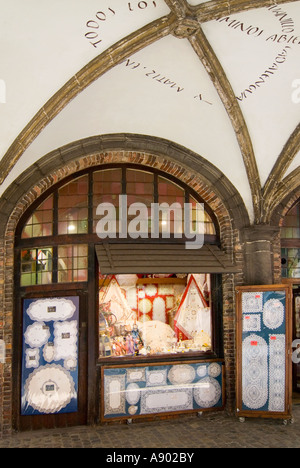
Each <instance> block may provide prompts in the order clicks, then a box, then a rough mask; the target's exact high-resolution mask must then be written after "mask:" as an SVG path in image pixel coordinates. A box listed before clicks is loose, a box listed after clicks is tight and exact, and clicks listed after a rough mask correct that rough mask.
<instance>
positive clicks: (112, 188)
mask: <svg viewBox="0 0 300 468" xmlns="http://www.w3.org/2000/svg"><path fill="white" fill-rule="evenodd" d="M121 193H122V170H121V169H107V170H104V171H97V172H95V173H94V174H93V219H94V222H93V229H94V232H95V231H96V225H97V223H98V221H100V219H101V217H102V216H101V215H97V214H96V211H97V208H98V206H99V205H101V204H102V203H110V204H112V205H113V206H115V207H118V206H119V195H121Z"/></svg>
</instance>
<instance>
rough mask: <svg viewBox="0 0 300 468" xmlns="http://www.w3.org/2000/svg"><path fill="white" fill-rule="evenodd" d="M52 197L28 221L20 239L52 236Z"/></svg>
mask: <svg viewBox="0 0 300 468" xmlns="http://www.w3.org/2000/svg"><path fill="white" fill-rule="evenodd" d="M52 233H53V195H51V196H50V197H49V198H47V200H45V201H44V202H43V203H41V205H40V206H39V207H38V208H37V209H36V210H35V212H34V213H33V215H32V216H30V218H29V219H28V221H27V223H26V224H25V226H24V228H23V231H22V239H27V238H32V237H44V236H52Z"/></svg>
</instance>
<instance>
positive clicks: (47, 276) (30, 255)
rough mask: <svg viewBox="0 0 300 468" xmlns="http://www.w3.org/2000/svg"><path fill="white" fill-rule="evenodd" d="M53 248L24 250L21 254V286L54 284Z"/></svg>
mask: <svg viewBox="0 0 300 468" xmlns="http://www.w3.org/2000/svg"><path fill="white" fill-rule="evenodd" d="M52 259H53V252H52V248H51V247H43V248H41V249H37V248H36V249H26V250H25V249H24V250H22V252H21V286H34V285H38V284H50V283H52V267H53V264H52Z"/></svg>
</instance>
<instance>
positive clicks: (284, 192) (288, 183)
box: [264, 166, 300, 224]
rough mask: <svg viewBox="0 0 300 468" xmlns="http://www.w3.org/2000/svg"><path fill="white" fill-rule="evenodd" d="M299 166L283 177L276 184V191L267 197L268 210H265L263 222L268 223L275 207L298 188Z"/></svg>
mask: <svg viewBox="0 0 300 468" xmlns="http://www.w3.org/2000/svg"><path fill="white" fill-rule="evenodd" d="M299 179H300V167H299V166H298V167H297V168H296V169H295V170H294V171H293V172H291V174H289V175H288V176H287V177H285V178H284V179H283V180H282V181H280V182H279V183H278V185H277V186H276V191H275V192H274V193H273V194H272V197H270V198H269V205H268V210H266V217H265V219H264V222H265V224H267V223H270V220H271V218H272V215H273V214H274V210H275V209H276V207H277V206H278V205H279V204H280V203H281V202H282V201H283V200H284V199H286V198H287V197H288V196H290V195H291V194H292V193H293V192H294V191H295V190H297V189H298V188H299Z"/></svg>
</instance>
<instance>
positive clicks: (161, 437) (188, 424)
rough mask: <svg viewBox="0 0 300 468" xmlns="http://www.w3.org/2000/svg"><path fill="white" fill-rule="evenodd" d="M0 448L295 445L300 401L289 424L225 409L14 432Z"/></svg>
mask: <svg viewBox="0 0 300 468" xmlns="http://www.w3.org/2000/svg"><path fill="white" fill-rule="evenodd" d="M0 448H106V449H127V451H128V450H129V452H128V453H130V450H131V449H138V448H144V449H147V448H150V449H156V451H157V449H168V451H174V452H176V449H177V451H178V449H179V450H180V449H181V451H182V449H197V448H300V405H298V404H297V405H294V406H293V423H291V422H288V423H287V424H286V425H285V424H284V423H283V422H282V421H281V420H272V419H252V418H247V419H246V421H245V422H244V423H242V422H240V421H239V420H238V419H237V418H236V417H234V416H228V415H227V414H225V413H214V414H212V413H205V414H204V415H202V416H201V417H199V416H196V415H193V416H184V417H181V418H179V419H176V420H165V421H152V422H139V423H136V422H133V424H130V425H126V424H125V425H124V424H122V425H121V424H120V425H119V424H118V425H105V426H96V427H85V426H80V427H73V428H68V429H51V430H42V431H35V432H23V433H16V434H14V435H13V436H12V437H9V438H3V439H0ZM104 452H105V453H106V454H107V453H108V454H109V453H110V452H109V451H107V450H106V451H104ZM111 453H112V454H113V453H115V454H117V453H122V450H120V451H119V452H118V451H117V450H114V451H111ZM133 453H140V452H139V451H136V450H135V451H133ZM143 453H144V454H145V453H148V452H147V451H145V452H143Z"/></svg>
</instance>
